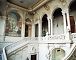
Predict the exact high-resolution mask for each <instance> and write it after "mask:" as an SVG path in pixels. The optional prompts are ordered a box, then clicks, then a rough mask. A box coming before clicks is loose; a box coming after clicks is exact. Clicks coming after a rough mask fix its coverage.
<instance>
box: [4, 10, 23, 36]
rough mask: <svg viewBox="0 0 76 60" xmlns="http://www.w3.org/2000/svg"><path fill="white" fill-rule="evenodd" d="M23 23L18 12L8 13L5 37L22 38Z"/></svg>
mask: <svg viewBox="0 0 76 60" xmlns="http://www.w3.org/2000/svg"><path fill="white" fill-rule="evenodd" d="M21 28H22V21H21V17H20V15H19V14H18V13H16V11H11V12H9V13H8V16H7V20H6V28H5V35H6V36H21Z"/></svg>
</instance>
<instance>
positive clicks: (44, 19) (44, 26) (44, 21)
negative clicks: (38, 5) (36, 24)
mask: <svg viewBox="0 0 76 60" xmlns="http://www.w3.org/2000/svg"><path fill="white" fill-rule="evenodd" d="M47 32H48V19H47V14H44V15H43V17H42V36H46V33H47Z"/></svg>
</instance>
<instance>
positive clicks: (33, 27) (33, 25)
mask: <svg viewBox="0 0 76 60" xmlns="http://www.w3.org/2000/svg"><path fill="white" fill-rule="evenodd" d="M32 37H35V24H34V23H32Z"/></svg>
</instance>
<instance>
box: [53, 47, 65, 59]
mask: <svg viewBox="0 0 76 60" xmlns="http://www.w3.org/2000/svg"><path fill="white" fill-rule="evenodd" d="M64 56H65V51H64V50H63V49H61V48H55V49H54V50H53V51H52V60H62V59H63V57H64Z"/></svg>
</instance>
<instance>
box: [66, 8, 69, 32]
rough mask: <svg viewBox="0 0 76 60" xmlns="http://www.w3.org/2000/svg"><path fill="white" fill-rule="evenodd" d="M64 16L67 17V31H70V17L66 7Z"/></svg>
mask: <svg viewBox="0 0 76 60" xmlns="http://www.w3.org/2000/svg"><path fill="white" fill-rule="evenodd" d="M66 17H67V24H68V27H67V29H68V31H70V18H69V11H68V9H67V10H66Z"/></svg>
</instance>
